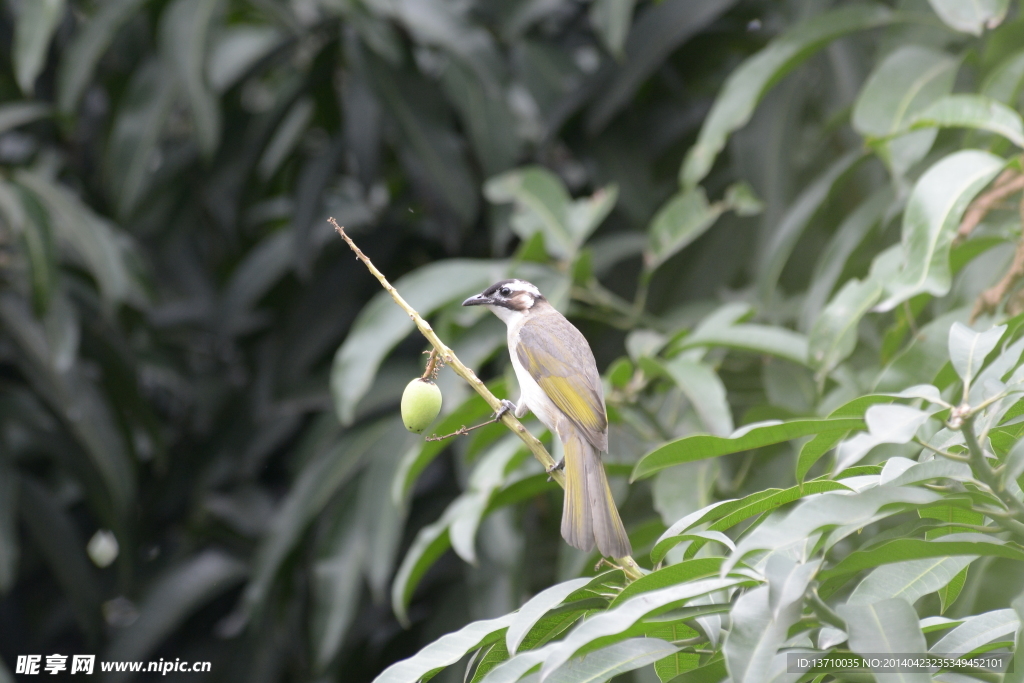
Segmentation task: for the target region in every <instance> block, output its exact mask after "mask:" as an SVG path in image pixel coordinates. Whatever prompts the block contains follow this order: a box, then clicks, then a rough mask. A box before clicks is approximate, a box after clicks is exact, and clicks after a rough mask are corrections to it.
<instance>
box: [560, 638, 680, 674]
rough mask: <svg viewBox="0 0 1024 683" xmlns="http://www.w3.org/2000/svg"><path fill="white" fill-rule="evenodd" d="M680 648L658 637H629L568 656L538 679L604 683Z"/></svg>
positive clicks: (673, 652)
mask: <svg viewBox="0 0 1024 683" xmlns="http://www.w3.org/2000/svg"><path fill="white" fill-rule="evenodd" d="M678 650H679V647H678V646H676V645H673V644H671V643H666V642H665V641H664V640H660V639H658V638H630V639H628V640H623V641H621V642H618V643H614V644H612V645H609V646H607V647H603V648H601V649H599V650H594V651H593V652H588V653H587V654H585V655H583V656H582V657H577V658H575V659H571V660H569V661H568V662H566V663H565V664H563V665H562V666H560V667H559V668H557V669H555V670H554V671H552V672H551V673H550V674H548V675H547V676H546V677H544V678H542V679H541V680H544V681H547V682H548V683H605V681H608V680H610V679H611V678H612V677H613V676H617V675H619V674H621V673H625V672H627V671H633V670H634V669H639V668H640V667H642V666H647V665H648V664H653V663H654V662H656V661H658V660H659V659H664V658H665V657H668V656H670V655H672V654H675V653H676V652H677V651H678Z"/></svg>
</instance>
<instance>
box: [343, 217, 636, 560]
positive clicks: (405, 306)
mask: <svg viewBox="0 0 1024 683" xmlns="http://www.w3.org/2000/svg"><path fill="white" fill-rule="evenodd" d="M328 221H329V222H330V223H331V225H333V226H334V229H335V230H336V231H337V233H338V235H340V236H341V238H342V239H343V240H345V243H346V244H347V245H348V247H349V249H351V250H352V251H353V252H354V253H355V255H356V258H357V259H359V260H360V261H362V262H363V264H364V265H365V266H366V268H367V270H369V271H370V273H371V274H372V275H373V276H374V277H375V278H377V281H378V282H380V284H381V287H383V288H384V289H385V290H386V291H387V293H388V294H390V295H391V298H392V299H394V300H395V303H396V304H398V306H399V307H400V308H401V309H402V310H403V311H405V312H406V313H408V314H409V317H410V318H412V321H413V323H415V325H416V328H417V329H418V330H419V331H420V333H421V334H422V335H423V336H424V337H426V338H427V341H429V342H430V344H431V346H433V347H434V349H435V350H436V351H437V354H438V356H440V358H441V360H442V361H444V363H445V365H447V366H448V367H450V368H451V369H452V371H453V372H454V373H455V374H456V375H458V376H459V377H461V378H462V379H464V380H466V382H468V383H469V386H471V387H473V390H474V391H476V393H478V394H480V396H481V398H483V399H484V401H486V402H487V405H489V406H490V407H491V408H492V409H493V410H494V412H495V413H497V412H498V411H499V410H501V400H500V399H499V398H498V397H496V396H495V395H494V394H492V393H491V392H490V390H489V389H488V388H487V386H486V385H485V384H484V383H483V382H482V381H480V378H479V377H477V376H476V373H474V372H473V371H472V370H471V369H470V368H468V367H467V366H465V365H463V363H462V361H460V360H459V359H458V357H457V356H456V355H455V352H454V351H452V350H451V349H450V348H448V347H447V346H446V345H445V343H444V342H443V341H441V339H440V337H438V336H437V334H436V333H435V332H434V328H432V327H431V326H430V323H428V322H427V321H426V320H424V319H423V316H421V315H420V314H419V313H418V312H417V311H416V309H414V308H413V307H412V306H410V305H409V303H408V302H407V301H406V300H405V299H404V298H402V295H401V294H399V293H398V290H397V289H395V288H394V287H393V286H392V285H391V283H390V282H388V279H387V278H386V277H384V274H383V273H382V272H380V271H379V270H377V267H376V266H375V265H373V262H372V261H371V260H370V259H369V258H368V257H367V256H366V254H364V253H363V252H362V251H361V250H360V249H359V247H358V246H356V243H355V242H353V241H352V238H351V237H349V236H348V234H347V233H346V232H345V229H344V228H343V227H341V226H340V225H338V222H337V221H336V220H334V218H329V219H328ZM501 422H502V424H504V425H505V426H506V427H508V428H509V429H511V430H512V432H513V433H514V434H515V435H516V436H518V437H519V438H520V439H522V440H523V443H525V444H526V447H527V448H529V449H530V452H531V453H533V456H534V457H535V458H537V460H539V461H540V464H541V465H543V466H544V469H545V470H547V471H548V472H549V473H550V474H551V478H552V479H554V480H555V481H556V482H557V483H558V485H559V486H561V487H562V488H563V489H564V488H565V473H563V472H561V471H559V470H555V469H554V467H555V465H556V463H555V459H554V458H552V457H551V454H550V453H548V451H547V449H546V448H544V444H542V443H541V442H540V440H539V439H538V438H537V437H535V436H534V435H533V434H531V433H530V431H529V430H528V429H527V428H526V427H524V426H523V424H522V423H521V422H520V421H519V420H517V419H516V417H515V415H513V414H512V412H511V411H505V412H504V414H502V416H501ZM615 560H616V562H617V563H618V565H619V567H620V568H621V569H622V571H623V572H624V573H625V574H626V576H628V577H629V578H631V579H633V580H636V579H639V578H640V577H642V576H643V571H642V570H641V569H640V565H638V564H637V563H636V560H634V559H633V558H632V557H629V556H626V557H617V558H615Z"/></svg>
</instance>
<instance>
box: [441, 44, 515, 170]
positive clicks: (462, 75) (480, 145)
mask: <svg viewBox="0 0 1024 683" xmlns="http://www.w3.org/2000/svg"><path fill="white" fill-rule="evenodd" d="M441 85H442V86H444V89H445V92H446V93H447V94H448V99H449V100H451V102H452V104H453V105H454V106H455V107H456V109H457V110H458V112H459V118H460V119H461V120H462V121H463V125H464V126H465V128H466V129H467V132H468V134H469V139H470V140H471V141H472V143H473V149H474V151H475V152H476V157H477V158H478V159H479V160H480V164H481V166H483V170H484V173H486V174H487V175H488V176H490V175H494V174H496V173H501V172H502V171H505V170H506V169H508V168H509V167H510V166H512V165H513V164H514V163H515V161H516V157H517V156H518V154H519V149H520V147H521V141H520V139H519V136H518V135H517V133H516V120H515V117H514V116H513V114H512V111H511V110H510V109H509V105H508V102H507V101H506V100H505V97H504V94H505V93H504V90H502V89H501V88H500V87H495V86H494V84H493V83H484V82H481V81H480V79H479V78H478V77H477V74H476V73H474V72H473V71H472V70H471V69H470V68H469V67H468V66H467V65H465V64H464V63H463V62H461V61H455V60H453V61H451V62H449V63H448V65H447V66H446V67H445V70H444V73H443V74H442V76H441Z"/></svg>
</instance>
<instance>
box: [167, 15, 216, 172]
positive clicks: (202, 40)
mask: <svg viewBox="0 0 1024 683" xmlns="http://www.w3.org/2000/svg"><path fill="white" fill-rule="evenodd" d="M220 2H221V0H174V2H173V3H172V4H171V5H170V6H169V7H168V8H167V9H166V10H165V11H164V13H163V16H162V19H161V21H160V49H161V52H162V53H163V54H164V56H165V57H166V59H167V61H168V63H169V64H171V65H172V66H173V67H174V68H175V69H176V70H177V75H178V78H179V79H180V80H181V84H182V87H183V89H184V91H185V95H186V97H187V99H188V105H189V110H190V111H191V112H192V123H193V125H194V126H195V129H196V138H197V142H198V143H199V149H200V150H202V152H203V155H204V156H205V157H207V158H209V157H211V156H212V155H213V153H214V151H216V149H217V144H218V142H219V140H220V127H221V117H220V105H219V102H218V100H217V97H216V96H215V95H214V93H213V91H212V90H211V89H210V87H209V84H208V83H207V81H206V44H207V36H208V35H209V32H210V25H211V23H212V21H213V16H214V13H215V11H216V10H217V8H218V5H220Z"/></svg>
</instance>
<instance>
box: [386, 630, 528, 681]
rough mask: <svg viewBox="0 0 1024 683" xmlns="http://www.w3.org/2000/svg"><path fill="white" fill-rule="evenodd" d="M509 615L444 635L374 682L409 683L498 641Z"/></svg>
mask: <svg viewBox="0 0 1024 683" xmlns="http://www.w3.org/2000/svg"><path fill="white" fill-rule="evenodd" d="M511 618H512V615H511V614H506V615H505V616H503V617H498V618H496V619H484V620H482V621H474V622H471V623H469V624H467V625H466V626H463V627H462V628H460V629H459V630H458V631H454V632H452V633H448V634H445V635H443V636H441V637H440V638H438V639H437V640H435V641H434V642H432V643H431V644H430V645H427V646H426V647H425V648H423V649H422V650H420V651H419V652H417V653H416V654H415V655H413V656H412V657H409V658H408V659H403V660H402V661H400V662H396V663H394V664H392V665H391V666H389V667H388V668H386V669H384V671H383V672H382V673H381V674H380V675H379V676H377V677H376V678H375V679H373V683H410V682H412V681H418V680H420V679H421V678H423V677H424V676H426V675H428V674H430V673H432V672H435V671H436V670H438V669H443V668H444V667H447V666H450V665H452V664H454V663H455V662H457V661H459V660H460V659H462V658H463V657H464V656H465V655H466V653H468V652H470V651H471V650H475V649H477V648H479V647H483V646H485V645H489V644H490V643H493V642H495V641H497V640H498V639H499V638H501V637H502V636H503V635H504V634H505V628H506V627H508V624H509V621H511Z"/></svg>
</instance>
